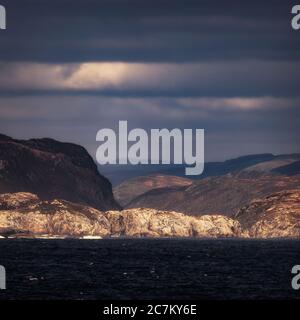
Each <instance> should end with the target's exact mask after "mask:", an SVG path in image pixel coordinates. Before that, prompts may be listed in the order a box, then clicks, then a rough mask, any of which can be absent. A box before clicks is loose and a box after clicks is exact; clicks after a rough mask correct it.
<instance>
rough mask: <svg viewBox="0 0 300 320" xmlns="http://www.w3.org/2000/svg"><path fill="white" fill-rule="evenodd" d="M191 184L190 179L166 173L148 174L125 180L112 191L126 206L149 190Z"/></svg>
mask: <svg viewBox="0 0 300 320" xmlns="http://www.w3.org/2000/svg"><path fill="white" fill-rule="evenodd" d="M191 184H192V180H190V179H187V178H181V177H176V176H168V175H149V176H142V177H136V178H132V179H129V180H126V181H124V182H122V183H121V184H120V185H118V186H117V187H115V188H114V189H113V193H114V196H115V199H116V200H117V201H118V202H119V204H120V205H122V206H126V205H127V204H128V203H130V202H131V201H132V200H133V199H135V198H136V197H138V196H140V195H141V194H143V193H146V192H147V191H149V190H153V189H158V188H166V187H174V186H189V185H191Z"/></svg>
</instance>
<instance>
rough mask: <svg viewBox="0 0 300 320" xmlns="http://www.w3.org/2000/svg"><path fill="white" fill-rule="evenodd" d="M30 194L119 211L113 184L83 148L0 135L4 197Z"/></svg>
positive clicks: (2, 191)
mask: <svg viewBox="0 0 300 320" xmlns="http://www.w3.org/2000/svg"><path fill="white" fill-rule="evenodd" d="M15 192H29V193H33V194H37V195H38V197H39V198H40V199H43V200H52V199H56V198H57V199H65V200H67V201H71V202H75V203H81V204H84V205H88V206H92V207H94V208H97V209H99V210H111V209H119V208H120V206H119V205H118V204H117V203H116V201H115V200H114V197H113V194H112V187H111V184H110V182H109V181H108V180H107V179H106V178H105V177H103V176H102V175H100V174H99V172H98V169H97V166H96V165H95V163H94V161H93V159H92V158H91V157H90V155H89V154H88V152H87V151H86V150H85V149H84V148H83V147H81V146H78V145H75V144H71V143H62V142H58V141H55V140H53V139H31V140H26V141H24V140H14V139H12V138H10V137H7V136H4V135H0V194H1V193H15Z"/></svg>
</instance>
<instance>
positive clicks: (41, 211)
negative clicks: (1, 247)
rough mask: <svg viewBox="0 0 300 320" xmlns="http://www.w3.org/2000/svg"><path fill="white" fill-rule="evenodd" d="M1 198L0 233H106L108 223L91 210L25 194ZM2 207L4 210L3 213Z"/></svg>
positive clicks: (72, 234) (62, 201)
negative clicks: (42, 199) (5, 207)
mask: <svg viewBox="0 0 300 320" xmlns="http://www.w3.org/2000/svg"><path fill="white" fill-rule="evenodd" d="M1 198H2V199H4V201H3V202H0V207H1V210H0V234H1V233H2V234H24V233H25V234H26V233H27V234H36V235H40V234H48V235H68V236H83V235H100V236H107V235H108V234H109V230H110V225H109V222H108V221H107V219H106V218H105V217H104V215H103V214H102V213H101V212H100V211H98V210H96V209H93V208H91V207H87V206H83V205H78V204H74V203H71V202H68V201H65V200H50V201H41V200H39V199H38V198H37V196H35V195H33V194H29V193H27V194H26V193H16V194H4V195H2V196H1ZM1 198H0V201H1ZM17 199H19V201H18V200H17ZM4 206H7V209H4V210H3V209H2V208H3V207H4Z"/></svg>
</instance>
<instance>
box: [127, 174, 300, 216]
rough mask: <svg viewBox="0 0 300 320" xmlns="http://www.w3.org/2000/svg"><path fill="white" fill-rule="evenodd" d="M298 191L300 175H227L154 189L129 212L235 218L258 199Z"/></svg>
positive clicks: (138, 198) (136, 202) (131, 204)
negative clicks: (141, 210) (142, 209)
mask: <svg viewBox="0 0 300 320" xmlns="http://www.w3.org/2000/svg"><path fill="white" fill-rule="evenodd" d="M299 187H300V175H295V176H291V177H287V176H279V175H268V174H259V175H256V176H249V174H245V173H238V174H228V175H225V176H221V177H213V178H206V179H202V180H199V181H194V182H193V184H191V185H189V186H183V187H181V186H179V187H171V188H160V189H154V190H151V191H148V192H146V193H144V194H142V195H140V196H138V197H137V198H135V199H134V200H132V201H131V202H130V203H129V204H128V205H127V206H126V208H139V207H147V208H153V209H159V210H167V211H178V212H182V213H185V214H190V215H203V214H211V213H213V212H220V213H221V214H224V215H226V216H229V217H233V216H234V215H235V214H236V213H237V211H238V210H239V209H240V208H241V207H243V206H245V205H247V204H249V202H250V201H251V200H253V199H255V198H263V197H265V196H267V195H269V194H272V193H274V192H278V191H283V190H290V189H294V188H299Z"/></svg>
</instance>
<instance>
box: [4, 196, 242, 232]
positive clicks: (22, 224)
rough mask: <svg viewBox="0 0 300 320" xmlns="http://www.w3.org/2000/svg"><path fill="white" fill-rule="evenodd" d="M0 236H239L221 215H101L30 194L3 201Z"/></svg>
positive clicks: (136, 211)
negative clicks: (40, 198)
mask: <svg viewBox="0 0 300 320" xmlns="http://www.w3.org/2000/svg"><path fill="white" fill-rule="evenodd" d="M0 208H1V209H0V235H1V234H2V235H8V234H29V235H43V234H47V235H62V236H74V237H81V236H101V237H106V236H129V237H236V236H241V227H240V224H239V222H238V221H235V220H233V219H230V218H228V217H224V216H220V215H211V216H202V217H191V216H186V215H184V214H182V213H178V212H167V211H159V210H154V209H142V208H140V209H131V210H124V211H107V212H101V211H98V210H96V209H93V208H91V207H88V206H83V205H78V204H74V203H71V202H68V201H64V200H50V201H47V200H44V201H43V200H39V199H38V198H37V197H36V196H35V195H32V194H29V193H16V194H4V195H2V196H1V198H0Z"/></svg>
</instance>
